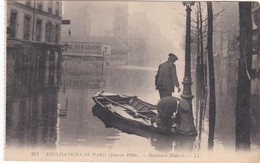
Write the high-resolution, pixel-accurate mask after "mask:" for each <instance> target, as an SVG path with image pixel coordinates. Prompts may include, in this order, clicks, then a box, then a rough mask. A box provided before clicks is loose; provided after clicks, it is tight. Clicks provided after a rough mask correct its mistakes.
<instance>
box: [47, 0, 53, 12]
mask: <svg viewBox="0 0 260 163" xmlns="http://www.w3.org/2000/svg"><path fill="white" fill-rule="evenodd" d="M52 8H53V2H52V1H49V2H48V12H49V13H50V14H52Z"/></svg>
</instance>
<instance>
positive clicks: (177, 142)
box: [92, 105, 195, 152]
mask: <svg viewBox="0 0 260 163" xmlns="http://www.w3.org/2000/svg"><path fill="white" fill-rule="evenodd" d="M92 112H93V115H94V116H97V117H98V118H99V119H100V120H102V121H103V122H104V125H105V126H106V127H107V128H111V127H112V128H116V129H118V130H120V131H122V132H125V133H128V134H134V135H138V136H140V137H143V138H146V139H148V140H149V141H150V145H151V146H152V147H154V149H155V150H157V151H164V152H170V151H175V152H183V151H185V152H191V151H193V144H194V141H195V137H192V136H167V135H162V134H158V133H154V132H152V131H148V130H145V129H142V128H139V127H137V126H135V125H132V124H129V123H127V122H124V121H121V120H119V119H111V118H110V117H108V116H107V115H106V113H105V112H102V111H101V110H100V108H99V106H97V105H95V106H94V107H93V108H92Z"/></svg>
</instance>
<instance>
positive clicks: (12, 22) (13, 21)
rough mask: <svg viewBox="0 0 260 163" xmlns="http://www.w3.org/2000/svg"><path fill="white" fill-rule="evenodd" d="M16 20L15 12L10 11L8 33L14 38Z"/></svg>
mask: <svg viewBox="0 0 260 163" xmlns="http://www.w3.org/2000/svg"><path fill="white" fill-rule="evenodd" d="M16 22H17V13H16V12H11V15H10V28H9V30H10V31H9V35H10V37H11V38H15V35H16Z"/></svg>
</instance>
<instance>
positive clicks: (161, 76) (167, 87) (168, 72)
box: [155, 53, 181, 99]
mask: <svg viewBox="0 0 260 163" xmlns="http://www.w3.org/2000/svg"><path fill="white" fill-rule="evenodd" d="M177 60H178V57H177V56H176V55H174V54H173V53H170V54H169V58H168V61H166V62H164V63H162V64H160V65H159V69H158V71H157V74H156V76H155V86H156V89H157V90H159V94H160V99H162V98H164V97H168V96H172V92H174V88H175V87H177V88H178V92H180V91H181V89H180V85H179V80H178V77H177V72H176V65H175V64H174V63H175V62H176V61H177Z"/></svg>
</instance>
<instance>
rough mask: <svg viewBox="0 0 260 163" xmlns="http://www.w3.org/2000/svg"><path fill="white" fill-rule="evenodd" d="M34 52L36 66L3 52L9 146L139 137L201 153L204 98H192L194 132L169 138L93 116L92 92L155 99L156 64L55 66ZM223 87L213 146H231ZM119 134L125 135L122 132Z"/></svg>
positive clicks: (68, 62) (72, 61)
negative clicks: (191, 135)
mask: <svg viewBox="0 0 260 163" xmlns="http://www.w3.org/2000/svg"><path fill="white" fill-rule="evenodd" d="M35 54H37V55H35V57H34V60H38V61H39V62H36V63H37V64H36V65H33V64H32V63H31V61H28V60H30V59H29V58H28V57H27V56H19V57H18V56H17V55H16V54H10V55H8V56H7V57H8V58H7V61H8V64H7V79H8V82H7V99H6V102H7V103H6V135H7V136H6V142H7V145H19V146H46V147H74V146H84V147H90V148H91V147H98V148H104V147H110V146H119V147H121V146H124V145H125V144H126V143H128V142H133V141H136V140H141V141H140V142H142V144H138V145H137V147H138V146H139V145H142V146H144V147H146V148H147V149H153V150H155V151H189V152H198V153H200V152H202V151H205V150H207V149H205V148H207V146H208V136H209V135H208V134H209V126H208V122H209V116H208V110H209V109H208V98H205V97H203V98H201V99H198V100H197V99H196V102H197V101H198V102H197V103H196V105H194V106H196V107H195V108H194V114H193V115H194V122H195V125H196V129H197V132H198V136H197V137H196V138H187V137H174V138H172V137H170V138H169V137H166V136H161V135H156V134H151V133H149V132H145V131H142V130H138V129H136V128H133V127H132V128H130V129H129V127H127V126H124V125H121V126H120V125H119V124H113V125H114V126H112V125H111V124H106V126H105V125H104V123H103V122H102V121H100V120H99V119H98V118H97V117H94V116H93V114H92V107H93V106H94V105H95V103H94V101H93V100H92V96H93V95H94V94H96V93H97V92H100V91H106V92H114V93H118V94H126V95H137V96H138V97H139V98H141V99H142V100H144V101H147V102H149V103H151V104H156V103H157V102H158V100H159V95H158V92H157V91H156V90H155V88H154V76H155V73H156V70H157V68H156V69H146V68H140V67H135V68H131V67H122V66H105V67H104V68H105V69H104V71H102V69H101V67H102V66H101V64H102V60H100V59H99V58H95V59H93V58H72V57H64V60H63V62H62V65H60V66H61V67H62V69H61V67H59V66H58V64H54V65H52V64H53V63H51V62H50V60H53V58H55V59H57V58H56V57H53V56H49V55H46V56H42V55H41V53H35ZM51 58H52V59H51ZM55 63H56V62H55ZM43 65H44V66H43ZM37 67H38V68H37ZM36 68H37V69H36ZM102 72H103V73H102ZM219 82H220V81H217V82H216V83H217V87H220V85H221V84H220V83H219ZM225 89H226V88H221V89H217V90H218V91H217V94H216V99H217V109H216V122H215V123H216V124H215V132H214V133H213V134H214V140H213V139H212V140H211V141H213V145H214V146H212V147H213V150H215V149H223V148H232V149H235V138H236V135H235V125H236V122H235V110H234V100H233V98H230V97H228V96H226V95H225V96H222V94H223V92H222V91H224V90H225ZM233 93H234V92H233ZM229 94H230V93H229ZM232 95H233V94H232ZM227 98H228V99H229V100H226V99H227ZM194 101H195V100H194ZM257 115H259V114H258V113H257V112H256V115H254V119H255V120H256V122H254V124H257V123H258V122H259V118H258V117H257ZM257 121H258V122H257ZM118 125H119V126H118ZM252 128H253V129H254V130H253V131H252V134H254V137H253V138H252V143H253V145H257V144H259V141H258V140H259V135H258V133H259V126H258V127H257V125H254V126H252ZM122 132H123V133H126V134H127V136H125V135H124V136H125V137H124V136H122V135H123V134H122ZM140 138H145V139H146V140H149V141H143V139H140ZM256 148H258V147H256Z"/></svg>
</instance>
